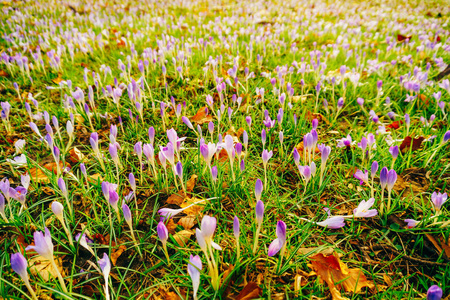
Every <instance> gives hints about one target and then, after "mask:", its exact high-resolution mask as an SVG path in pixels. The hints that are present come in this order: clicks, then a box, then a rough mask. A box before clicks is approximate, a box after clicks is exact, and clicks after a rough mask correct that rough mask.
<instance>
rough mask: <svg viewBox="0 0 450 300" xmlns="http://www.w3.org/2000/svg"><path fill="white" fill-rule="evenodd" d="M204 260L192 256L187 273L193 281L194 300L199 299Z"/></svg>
mask: <svg viewBox="0 0 450 300" xmlns="http://www.w3.org/2000/svg"><path fill="white" fill-rule="evenodd" d="M202 267H203V266H202V260H201V258H200V256H198V255H195V256H193V255H192V254H191V256H190V258H189V264H188V266H187V271H188V274H189V276H190V277H191V280H192V288H193V290H194V299H197V292H198V288H199V286H200V271H201V270H202Z"/></svg>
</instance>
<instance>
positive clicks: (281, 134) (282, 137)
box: [278, 131, 284, 144]
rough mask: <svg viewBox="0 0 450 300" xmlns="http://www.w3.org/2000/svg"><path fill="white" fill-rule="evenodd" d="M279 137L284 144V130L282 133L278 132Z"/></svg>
mask: <svg viewBox="0 0 450 300" xmlns="http://www.w3.org/2000/svg"><path fill="white" fill-rule="evenodd" d="M278 139H279V140H280V144H283V139H284V134H283V131H280V133H278Z"/></svg>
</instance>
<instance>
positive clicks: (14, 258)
mask: <svg viewBox="0 0 450 300" xmlns="http://www.w3.org/2000/svg"><path fill="white" fill-rule="evenodd" d="M27 266H28V263H27V260H26V258H25V257H24V256H23V254H22V253H20V252H17V253H14V254H11V268H12V269H13V270H14V272H16V273H17V274H18V275H19V276H20V278H21V279H22V280H23V282H24V283H25V286H26V287H27V289H28V291H29V292H30V294H31V297H32V298H33V300H37V299H38V298H37V296H36V293H35V292H34V290H33V289H32V287H31V285H30V280H29V277H28V272H27Z"/></svg>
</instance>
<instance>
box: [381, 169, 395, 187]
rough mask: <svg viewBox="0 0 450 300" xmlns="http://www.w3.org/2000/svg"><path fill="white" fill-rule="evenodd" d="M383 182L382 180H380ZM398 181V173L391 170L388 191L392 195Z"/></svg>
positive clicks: (388, 177)
mask: <svg viewBox="0 0 450 300" xmlns="http://www.w3.org/2000/svg"><path fill="white" fill-rule="evenodd" d="M380 181H381V179H380ZM396 181H397V173H396V172H395V170H394V169H392V170H390V171H389V172H388V174H387V190H388V192H389V193H390V192H391V191H392V189H393V188H394V184H395V182H396Z"/></svg>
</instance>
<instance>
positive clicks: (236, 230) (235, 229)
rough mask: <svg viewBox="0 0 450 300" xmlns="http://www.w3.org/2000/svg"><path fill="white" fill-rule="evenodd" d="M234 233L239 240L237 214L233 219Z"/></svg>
mask: <svg viewBox="0 0 450 300" xmlns="http://www.w3.org/2000/svg"><path fill="white" fill-rule="evenodd" d="M233 234H234V238H235V239H236V240H239V234H240V229H239V218H238V217H237V216H234V219H233Z"/></svg>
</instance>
